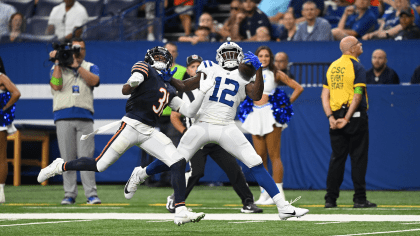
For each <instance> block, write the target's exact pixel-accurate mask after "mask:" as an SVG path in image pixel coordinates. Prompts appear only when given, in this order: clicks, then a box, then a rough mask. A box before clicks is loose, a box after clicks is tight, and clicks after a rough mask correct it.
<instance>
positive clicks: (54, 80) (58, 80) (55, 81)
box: [50, 76, 63, 86]
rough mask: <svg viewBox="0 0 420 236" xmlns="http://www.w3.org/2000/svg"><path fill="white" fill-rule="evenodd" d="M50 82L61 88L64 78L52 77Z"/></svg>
mask: <svg viewBox="0 0 420 236" xmlns="http://www.w3.org/2000/svg"><path fill="white" fill-rule="evenodd" d="M50 82H51V83H52V84H54V85H57V86H60V85H62V84H63V78H55V77H54V76H52V77H51V80H50Z"/></svg>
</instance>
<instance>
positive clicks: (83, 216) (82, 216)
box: [0, 213, 420, 222]
mask: <svg viewBox="0 0 420 236" xmlns="http://www.w3.org/2000/svg"><path fill="white" fill-rule="evenodd" d="M0 219H55V220H65V219H77V220H95V219H97V220H100V219H101V220H104V219H115V220H173V214H171V213H159V214H157V213H24V214H17V213H10V214H9V213H6V214H0ZM203 220H228V221H234V220H246V221H253V220H258V221H264V220H280V219H279V217H278V215H277V214H242V213H238V214H211V213H210V214H206V217H205V218H204V219H203ZM288 220H293V221H294V220H297V221H322V222H328V221H333V222H339V221H344V222H349V221H362V222H363V221H369V222H383V221H390V222H392V221H393V222H420V215H349V214H332V215H321V214H308V215H305V216H303V217H301V218H295V217H293V218H289V219H288Z"/></svg>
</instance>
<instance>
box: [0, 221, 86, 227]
mask: <svg viewBox="0 0 420 236" xmlns="http://www.w3.org/2000/svg"><path fill="white" fill-rule="evenodd" d="M80 221H92V220H66V221H51V222H34V223H25V224H12V225H0V227H8V226H22V225H43V224H58V223H69V222H80Z"/></svg>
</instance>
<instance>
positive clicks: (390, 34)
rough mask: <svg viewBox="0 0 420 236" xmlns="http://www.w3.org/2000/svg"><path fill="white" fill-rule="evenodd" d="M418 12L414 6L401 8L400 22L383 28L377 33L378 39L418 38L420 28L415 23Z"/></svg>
mask: <svg viewBox="0 0 420 236" xmlns="http://www.w3.org/2000/svg"><path fill="white" fill-rule="evenodd" d="M415 15H416V12H415V11H414V10H413V9H412V8H407V9H403V10H401V13H400V15H399V17H400V24H399V25H397V26H395V27H393V28H391V29H389V30H383V31H381V32H379V33H377V34H376V35H375V38H378V39H388V38H393V39H394V40H396V41H398V40H406V39H418V38H420V29H419V27H418V26H417V25H415V24H414V21H415Z"/></svg>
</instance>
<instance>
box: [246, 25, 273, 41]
mask: <svg viewBox="0 0 420 236" xmlns="http://www.w3.org/2000/svg"><path fill="white" fill-rule="evenodd" d="M255 35H256V37H255V40H254V41H255V42H267V41H270V39H271V36H270V30H269V29H268V28H267V27H265V26H260V27H258V29H257V33H256V34H255ZM245 41H251V40H245Z"/></svg>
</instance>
